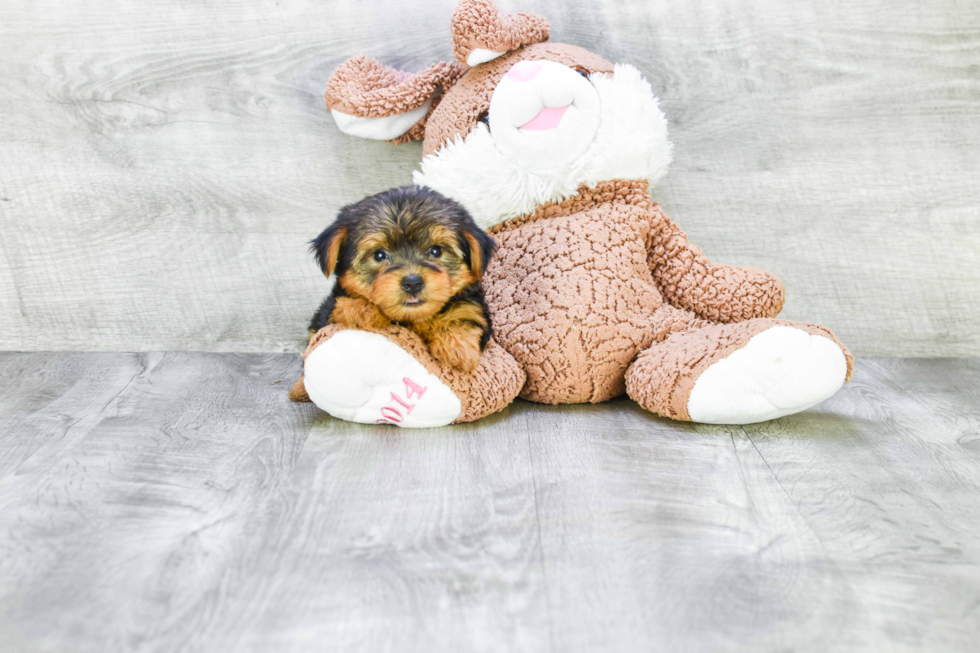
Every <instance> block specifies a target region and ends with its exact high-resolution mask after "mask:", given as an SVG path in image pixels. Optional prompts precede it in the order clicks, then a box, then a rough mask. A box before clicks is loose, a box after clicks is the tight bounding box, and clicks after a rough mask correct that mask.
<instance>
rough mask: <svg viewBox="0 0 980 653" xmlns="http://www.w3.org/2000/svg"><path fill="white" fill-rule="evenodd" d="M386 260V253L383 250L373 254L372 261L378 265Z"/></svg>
mask: <svg viewBox="0 0 980 653" xmlns="http://www.w3.org/2000/svg"><path fill="white" fill-rule="evenodd" d="M386 258H388V253H387V252H386V251H384V250H383V249H379V250H378V251H376V252H375V253H374V260H375V261H377V262H378V263H380V262H381V261H383V260H385V259H386Z"/></svg>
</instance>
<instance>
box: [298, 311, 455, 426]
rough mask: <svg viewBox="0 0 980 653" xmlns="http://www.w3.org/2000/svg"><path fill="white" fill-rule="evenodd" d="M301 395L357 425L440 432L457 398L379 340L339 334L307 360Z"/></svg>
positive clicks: (363, 334) (406, 356)
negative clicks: (304, 388) (386, 425)
mask: <svg viewBox="0 0 980 653" xmlns="http://www.w3.org/2000/svg"><path fill="white" fill-rule="evenodd" d="M305 375H306V376H305V381H304V383H305V385H306V393H307V394H308V395H310V399H311V400H312V401H313V403H314V404H316V405H317V407H319V408H320V409H321V410H324V411H326V412H328V413H330V414H331V415H333V416H334V417H337V418H340V419H344V420H347V421H349V422H360V423H361V424H395V425H397V426H403V427H408V428H427V427H433V426H445V425H446V424H449V423H450V422H452V421H453V420H454V419H456V418H457V417H459V414H460V412H461V411H462V409H463V407H462V404H460V401H459V398H458V397H457V396H456V394H455V393H454V392H453V391H452V390H450V389H449V386H447V385H446V384H445V383H443V382H442V381H440V380H439V378H438V377H437V376H435V375H434V374H431V373H430V372H429V371H428V370H426V369H425V367H423V366H422V363H420V362H418V361H417V360H416V359H415V357H414V356H412V355H411V354H409V353H408V352H407V351H405V350H404V349H402V348H401V347H399V346H398V345H396V344H395V343H393V342H392V341H390V340H388V339H387V338H385V337H384V336H382V335H378V334H377V333H371V332H369V331H354V330H351V331H342V332H340V333H338V334H337V335H335V336H334V337H332V338H330V340H327V341H326V342H325V343H323V344H322V345H320V346H319V347H317V348H316V349H314V350H313V353H311V354H310V355H309V356H307V358H306V366H305Z"/></svg>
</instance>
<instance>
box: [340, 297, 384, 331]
mask: <svg viewBox="0 0 980 653" xmlns="http://www.w3.org/2000/svg"><path fill="white" fill-rule="evenodd" d="M330 321H331V322H333V323H334V324H340V325H341V326H346V327H351V328H353V329H383V328H384V327H386V326H390V325H391V320H389V319H388V318H387V317H386V316H385V314H384V313H382V312H381V309H379V308H378V307H377V306H375V305H374V304H372V303H371V302H369V301H367V300H364V299H360V298H357V297H338V298H337V304H336V305H335V306H334V309H333V313H331V314H330Z"/></svg>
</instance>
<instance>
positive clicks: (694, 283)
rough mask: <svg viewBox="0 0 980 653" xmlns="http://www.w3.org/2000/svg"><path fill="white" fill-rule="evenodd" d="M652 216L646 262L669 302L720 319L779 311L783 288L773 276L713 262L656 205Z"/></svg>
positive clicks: (783, 293)
mask: <svg viewBox="0 0 980 653" xmlns="http://www.w3.org/2000/svg"><path fill="white" fill-rule="evenodd" d="M651 217H652V221H651V222H652V223H651V230H650V237H649V240H648V243H647V260H648V263H649V265H650V270H651V272H652V273H653V278H654V281H655V282H656V284H657V286H658V287H659V288H660V292H661V293H662V294H663V296H664V299H665V300H666V301H667V302H669V303H670V304H671V305H672V306H675V307H677V308H682V309H685V310H688V311H692V312H693V313H694V314H696V315H697V316H698V317H700V318H702V319H705V320H710V321H712V322H721V323H730V322H742V321H744V320H749V319H752V318H757V317H775V316H776V315H778V314H779V312H780V311H781V310H782V308H783V303H784V301H785V288H784V287H783V283H782V281H780V280H779V278H778V277H776V276H775V275H774V274H772V273H771V272H767V271H766V270H761V269H759V268H749V267H737V266H734V265H723V264H720V263H713V262H712V261H711V260H710V259H709V258H708V257H707V256H706V255H705V254H704V253H703V252H702V251H701V250H700V249H699V248H698V247H697V246H695V245H693V244H691V242H690V241H688V239H687V235H686V234H685V233H684V232H683V231H682V230H681V229H680V227H678V226H677V225H676V224H674V223H673V222H672V221H671V220H670V218H668V217H667V216H666V215H665V214H664V213H663V212H662V211H661V210H660V207H659V206H655V207H654V208H653V211H652V216H651Z"/></svg>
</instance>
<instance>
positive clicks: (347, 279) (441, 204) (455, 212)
mask: <svg viewBox="0 0 980 653" xmlns="http://www.w3.org/2000/svg"><path fill="white" fill-rule="evenodd" d="M311 245H312V246H311V249H312V250H313V254H314V256H315V258H316V261H317V263H318V264H319V266H320V269H322V270H323V273H324V274H325V275H326V276H330V275H331V274H335V275H336V278H337V283H336V284H335V285H334V289H333V292H331V293H330V295H329V296H328V297H327V298H326V299H325V300H324V301H323V304H321V305H320V308H319V310H318V311H317V312H316V314H315V315H314V316H313V320H312V321H311V322H310V335H311V337H312V335H313V334H315V333H316V332H317V331H319V330H320V329H321V328H322V327H324V326H326V325H327V324H340V325H343V326H347V327H351V328H354V329H363V328H380V327H385V326H388V325H390V324H397V325H400V326H404V327H406V328H408V329H410V330H412V331H414V332H415V333H417V334H418V335H419V336H421V337H422V339H423V340H424V341H425V342H426V343H427V344H428V345H429V349H430V351H431V352H432V355H433V356H435V357H436V359H438V360H439V362H441V363H443V364H445V365H449V366H451V367H455V368H458V369H461V370H464V371H467V372H470V371H473V370H474V369H476V366H477V364H478V363H479V362H480V354H481V353H482V351H483V349H484V348H485V347H486V345H487V341H488V340H489V339H490V314H489V313H488V311H487V306H486V302H485V301H484V298H483V288H482V287H481V286H480V279H481V278H482V277H483V272H484V270H486V267H487V263H489V262H490V257H491V256H492V255H493V250H494V248H495V246H496V244H495V243H494V241H493V239H492V238H490V236H489V235H487V234H486V232H484V231H483V230H482V229H480V228H479V227H478V226H477V225H476V223H475V222H473V218H471V217H470V214H469V213H467V212H466V209H464V208H463V207H462V206H460V205H459V204H458V203H456V202H455V201H453V200H451V199H449V198H447V197H445V196H443V195H440V194H439V193H437V192H435V191H434V190H431V189H429V188H424V187H420V186H404V187H402V188H393V189H391V190H387V191H385V192H383V193H379V194H377V195H372V196H371V197H367V198H365V199H363V200H361V201H359V202H356V203H354V204H350V205H348V206H345V207H344V208H342V209H341V210H340V214H339V215H338V216H337V220H336V221H335V222H334V223H333V224H332V225H331V226H330V227H328V228H327V229H326V230H325V231H324V232H323V233H322V234H320V235H319V236H318V237H317V238H316V239H315V240H313V241H312V243H311Z"/></svg>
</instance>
